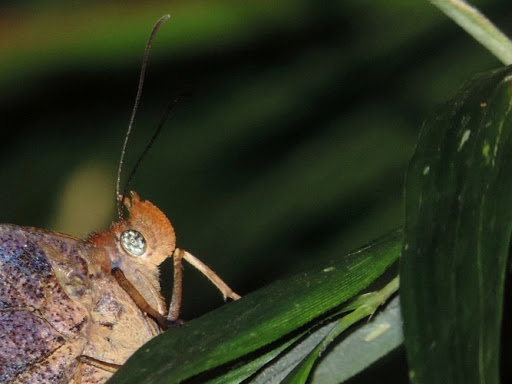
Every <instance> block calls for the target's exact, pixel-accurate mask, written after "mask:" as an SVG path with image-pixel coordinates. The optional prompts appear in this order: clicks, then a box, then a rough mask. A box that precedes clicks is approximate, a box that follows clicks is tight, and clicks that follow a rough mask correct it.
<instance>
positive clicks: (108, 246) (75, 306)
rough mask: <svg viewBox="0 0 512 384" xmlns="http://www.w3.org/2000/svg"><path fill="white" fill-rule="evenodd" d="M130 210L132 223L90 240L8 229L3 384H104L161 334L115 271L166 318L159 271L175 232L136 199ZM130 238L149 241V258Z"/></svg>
mask: <svg viewBox="0 0 512 384" xmlns="http://www.w3.org/2000/svg"><path fill="white" fill-rule="evenodd" d="M125 205H126V207H127V208H128V211H129V214H130V215H129V218H128V219H123V220H120V221H119V222H116V223H114V224H113V225H112V226H111V228H110V229H109V230H108V231H105V232H100V233H95V234H92V235H90V236H89V237H88V238H87V239H86V240H80V239H76V238H73V237H70V236H67V235H63V234H59V233H55V232H50V231H45V230H41V229H36V228H27V227H19V226H15V225H9V224H3V225H0V382H2V383H82V384H85V383H103V382H105V381H106V380H107V379H108V377H110V376H111V375H112V373H113V372H114V371H115V369H116V368H117V367H118V366H119V365H122V364H123V363H124V362H125V361H126V359H127V358H128V357H129V356H130V355H131V354H132V353H133V352H134V351H135V350H136V349H138V348H139V347H140V346H141V345H142V344H144V343H145V342H146V341H148V340H149V339H151V338H152V337H154V336H156V335H157V334H159V333H160V332H161V328H160V327H159V326H158V324H157V323H156V322H155V321H154V320H153V319H152V318H151V317H149V316H148V315H147V314H146V313H144V312H143V311H142V310H141V309H140V308H139V306H138V305H137V304H136V303H135V302H134V301H133V300H132V299H131V297H130V295H129V294H128V293H127V292H126V291H125V290H124V289H123V288H121V286H120V285H119V284H118V282H117V281H116V279H115V278H114V277H113V276H112V273H111V272H112V269H113V268H119V269H120V270H121V271H122V272H123V273H124V275H125V276H126V278H127V279H128V280H129V281H130V282H131V283H132V284H133V286H134V287H135V288H136V289H137V291H138V292H139V293H140V294H141V295H142V296H143V298H144V299H145V300H146V301H147V303H148V304H149V305H150V306H151V307H152V308H154V309H155V310H157V311H158V312H159V313H160V314H162V315H164V316H165V314H166V305H165V301H164V299H163V298H162V296H161V294H160V284H159V272H158V265H159V264H160V263H161V262H162V261H163V260H165V259H166V258H167V257H170V256H171V255H172V253H173V251H174V249H175V234H174V230H173V228H172V225H171V223H170V222H169V220H168V219H167V217H165V215H164V214H163V213H162V212H161V211H160V210H159V209H158V208H156V207H155V206H154V205H153V204H151V203H150V202H148V201H141V200H140V199H139V197H138V195H136V194H135V193H132V197H131V199H130V198H128V199H125ZM128 230H135V231H137V232H138V233H140V234H142V236H143V237H144V238H145V240H146V244H147V247H146V248H145V251H144V252H143V254H141V255H137V256H134V255H132V254H130V253H129V252H127V251H126V250H125V249H124V248H123V246H122V244H121V240H120V239H121V236H122V234H123V233H125V231H128Z"/></svg>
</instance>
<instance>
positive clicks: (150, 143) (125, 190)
mask: <svg viewBox="0 0 512 384" xmlns="http://www.w3.org/2000/svg"><path fill="white" fill-rule="evenodd" d="M179 100H180V97H179V96H178V97H176V98H175V99H173V100H172V101H171V102H170V103H169V104H168V105H167V108H166V109H165V112H164V114H163V116H162V118H161V119H160V121H159V123H158V126H157V127H156V129H155V132H154V133H153V136H152V137H151V139H149V141H148V143H147V144H146V146H145V147H144V151H142V153H141V155H140V156H139V158H138V159H137V162H136V163H135V165H134V166H133V168H132V170H131V172H130V174H129V175H128V178H127V179H126V184H125V186H124V188H123V194H122V196H127V195H128V190H129V189H130V183H131V181H132V179H133V176H135V173H136V172H137V169H139V166H140V163H142V160H144V158H145V157H146V155H147V154H148V151H149V149H150V148H151V147H152V146H153V143H154V142H155V140H156V138H157V137H158V135H159V134H160V132H161V131H162V128H163V127H164V124H165V122H166V121H167V118H168V117H169V114H170V113H171V112H172V110H173V109H174V107H175V106H176V104H177V103H178V101H179Z"/></svg>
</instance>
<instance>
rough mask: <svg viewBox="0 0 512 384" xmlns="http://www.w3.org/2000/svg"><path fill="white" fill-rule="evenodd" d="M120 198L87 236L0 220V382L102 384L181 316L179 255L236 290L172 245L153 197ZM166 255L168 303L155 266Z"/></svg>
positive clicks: (166, 222)
mask: <svg viewBox="0 0 512 384" xmlns="http://www.w3.org/2000/svg"><path fill="white" fill-rule="evenodd" d="M167 18H168V17H167ZM162 20H163V18H162V19H161V20H159V22H158V23H157V24H156V25H155V27H154V29H153V32H152V35H151V38H152V37H153V36H154V33H155V32H156V29H157V28H158V26H159V25H160V24H161V22H162ZM164 21H165V20H164ZM151 38H150V42H151ZM148 45H150V43H148ZM142 73H143V72H141V77H142ZM125 144H126V143H125ZM123 153H124V149H123ZM121 163H122V160H121ZM118 180H119V178H118ZM118 202H119V203H120V204H122V205H123V206H124V208H125V209H126V211H127V212H128V215H127V217H126V218H125V217H123V215H122V214H120V219H119V220H118V221H117V222H115V223H113V224H112V226H111V227H110V228H109V229H108V230H106V231H103V232H97V233H92V234H90V235H89V236H88V237H87V238H85V239H78V238H75V237H72V236H68V235H65V234H62V233H57V232H52V231H48V230H44V229H38V228H32V227H21V226H17V225H12V224H0V382H1V383H75V384H88V383H104V382H105V381H106V380H108V378H109V377H110V376H111V375H112V374H113V373H114V372H115V371H116V370H117V369H118V368H119V367H120V366H121V365H122V364H123V363H124V362H125V361H126V360H127V359H128V357H130V356H131V355H132V354H133V352H135V351H136V350H137V349H138V348H139V347H141V346H142V345H143V344H144V343H145V342H147V341H148V340H150V339H151V338H153V337H155V336H156V335H158V334H160V333H161V332H163V331H164V330H165V329H167V328H169V327H172V326H174V325H177V324H179V323H180V320H179V312H180V307H181V291H182V261H183V260H186V261H187V262H189V263H190V264H192V265H193V266H194V267H196V268H197V269H199V270H200V271H201V272H202V273H203V274H204V275H205V276H206V277H207V278H209V279H210V280H211V281H212V282H213V283H214V284H215V285H216V286H217V288H218V289H219V290H220V291H221V293H222V295H223V296H224V299H227V298H231V299H233V300H237V299H239V298H240V296H239V295H238V294H236V293H235V292H233V291H232V290H231V289H230V288H229V287H228V286H227V284H226V283H224V281H222V280H221V279H220V278H219V277H218V276H217V275H216V274H215V273H214V272H213V271H212V270H211V269H210V268H209V267H208V266H206V265H205V264H204V263H202V262H201V261H200V260H199V259H197V258H196V257H194V256H193V255H191V254H190V253H188V252H186V251H184V250H181V249H179V248H176V236H175V232H174V228H173V226H172V224H171V222H170V221H169V219H168V218H167V217H166V216H165V214H164V213H163V212H162V211H161V210H160V209H158V208H157V207H156V206H155V205H153V204H152V203H151V202H149V201H145V200H143V199H141V198H140V197H139V195H138V194H137V193H135V192H130V193H129V194H127V195H126V196H125V195H124V194H123V195H120V194H118ZM169 257H172V259H173V264H174V282H173V284H174V286H173V293H172V298H171V304H170V306H169V309H167V308H166V304H165V300H164V298H163V297H162V294H161V293H160V282H159V265H160V264H161V263H162V262H163V261H164V260H166V259H167V258H169Z"/></svg>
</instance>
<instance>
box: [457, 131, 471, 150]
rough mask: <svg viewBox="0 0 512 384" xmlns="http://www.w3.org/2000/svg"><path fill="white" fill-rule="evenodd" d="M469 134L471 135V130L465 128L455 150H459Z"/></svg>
mask: <svg viewBox="0 0 512 384" xmlns="http://www.w3.org/2000/svg"><path fill="white" fill-rule="evenodd" d="M469 135H471V131H470V130H469V129H466V130H465V131H464V133H463V134H462V137H461V139H460V143H459V149H457V152H459V151H460V150H461V149H462V147H463V146H464V144H465V143H466V141H468V139H469Z"/></svg>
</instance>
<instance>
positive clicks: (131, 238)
mask: <svg viewBox="0 0 512 384" xmlns="http://www.w3.org/2000/svg"><path fill="white" fill-rule="evenodd" d="M121 246H122V247H123V249H124V250H125V251H126V252H128V253H129V254H131V255H133V256H141V255H142V254H143V253H144V252H146V248H147V244H146V239H145V238H144V236H142V233H140V232H138V231H136V230H135V229H129V230H127V231H124V232H123V233H122V234H121Z"/></svg>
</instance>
